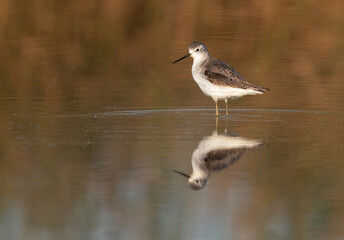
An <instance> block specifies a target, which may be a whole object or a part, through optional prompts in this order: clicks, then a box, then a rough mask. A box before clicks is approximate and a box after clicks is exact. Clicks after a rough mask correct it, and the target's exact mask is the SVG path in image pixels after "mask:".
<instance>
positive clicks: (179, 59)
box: [173, 53, 191, 63]
mask: <svg viewBox="0 0 344 240" xmlns="http://www.w3.org/2000/svg"><path fill="white" fill-rule="evenodd" d="M190 55H191V54H190V53H189V54H187V55H185V56H184V57H182V58H179V59H178V60H176V61H174V62H173V63H176V62H179V61H180V60H183V59H184V58H187V57H188V56H190Z"/></svg>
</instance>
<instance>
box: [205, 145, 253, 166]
mask: <svg viewBox="0 0 344 240" xmlns="http://www.w3.org/2000/svg"><path fill="white" fill-rule="evenodd" d="M248 151H249V149H247V148H237V149H218V150H214V151H211V152H209V153H207V155H206V156H205V158H204V162H206V164H207V167H208V168H210V169H211V170H212V171H214V170H215V171H219V170H222V169H224V168H226V167H228V166H230V165H232V164H234V163H235V162H237V161H238V160H239V159H240V158H241V157H242V155H243V154H244V153H245V152H248Z"/></svg>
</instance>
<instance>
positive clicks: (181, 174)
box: [172, 169, 190, 178]
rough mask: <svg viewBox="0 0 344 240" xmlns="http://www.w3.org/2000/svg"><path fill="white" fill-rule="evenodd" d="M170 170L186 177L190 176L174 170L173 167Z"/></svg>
mask: <svg viewBox="0 0 344 240" xmlns="http://www.w3.org/2000/svg"><path fill="white" fill-rule="evenodd" d="M172 171H173V172H175V173H179V174H180V175H182V176H184V177H186V178H190V176H189V175H187V174H185V173H182V172H179V171H177V170H174V169H173V170H172Z"/></svg>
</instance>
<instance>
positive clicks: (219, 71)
mask: <svg viewBox="0 0 344 240" xmlns="http://www.w3.org/2000/svg"><path fill="white" fill-rule="evenodd" d="M201 68H202V69H203V71H204V72H203V74H204V75H205V78H206V79H207V80H208V81H209V82H211V83H212V84H215V85H219V86H229V87H233V88H242V89H252V90H256V91H260V92H265V91H267V90H269V89H268V88H264V87H260V86H258V85H255V84H253V83H250V82H248V81H246V80H245V79H244V78H243V77H242V76H241V74H240V73H239V72H238V71H237V70H235V69H234V68H233V67H231V66H229V65H228V64H227V63H225V62H223V61H221V60H219V59H216V58H209V59H207V60H205V61H204V62H203V63H202V66H201Z"/></svg>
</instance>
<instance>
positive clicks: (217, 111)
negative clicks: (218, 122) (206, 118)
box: [215, 101, 219, 117]
mask: <svg viewBox="0 0 344 240" xmlns="http://www.w3.org/2000/svg"><path fill="white" fill-rule="evenodd" d="M215 105H216V117H219V110H218V108H217V101H215Z"/></svg>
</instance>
